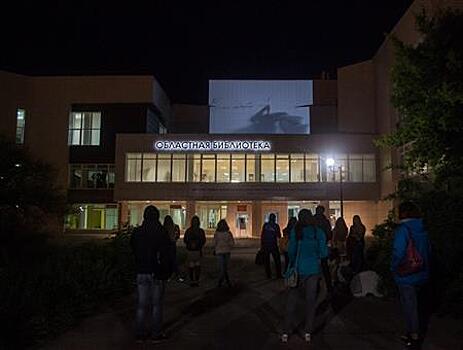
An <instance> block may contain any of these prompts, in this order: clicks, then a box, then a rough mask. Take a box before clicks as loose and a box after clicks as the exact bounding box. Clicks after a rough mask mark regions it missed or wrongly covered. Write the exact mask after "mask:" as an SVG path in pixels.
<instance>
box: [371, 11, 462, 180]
mask: <svg viewBox="0 0 463 350" xmlns="http://www.w3.org/2000/svg"><path fill="white" fill-rule="evenodd" d="M416 24H417V29H418V31H419V32H420V33H421V37H422V40H421V41H419V42H418V44H417V45H409V44H405V43H403V42H401V41H399V40H398V39H397V38H394V39H393V40H394V44H395V49H396V61H395V64H394V66H393V69H392V83H393V87H392V103H393V105H394V107H395V108H396V109H397V111H398V113H399V115H400V123H399V127H398V128H397V130H395V131H394V132H393V133H392V134H390V135H386V136H384V137H383V138H381V139H380V140H379V144H380V145H382V146H389V147H404V148H405V150H406V151H405V153H404V159H403V164H402V165H403V166H404V167H405V168H406V169H407V170H409V171H413V172H415V173H420V172H422V169H424V168H427V169H431V174H432V175H434V177H433V179H434V180H437V182H439V181H441V180H446V179H450V178H455V177H462V176H463V40H462V38H463V13H462V12H461V11H457V10H451V9H445V10H441V11H440V12H438V13H437V14H435V15H434V16H433V17H432V18H431V17H428V16H427V15H426V13H425V12H424V11H423V12H422V13H421V14H420V15H418V16H417V21H416Z"/></svg>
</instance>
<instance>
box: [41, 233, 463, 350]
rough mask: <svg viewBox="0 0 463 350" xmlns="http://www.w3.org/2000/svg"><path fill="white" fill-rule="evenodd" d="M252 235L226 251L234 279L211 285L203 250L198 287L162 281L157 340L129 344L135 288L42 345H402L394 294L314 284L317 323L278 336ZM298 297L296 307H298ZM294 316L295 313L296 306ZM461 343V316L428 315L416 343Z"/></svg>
mask: <svg viewBox="0 0 463 350" xmlns="http://www.w3.org/2000/svg"><path fill="white" fill-rule="evenodd" d="M256 251H257V246H256V242H253V241H239V242H238V244H237V247H236V248H235V250H234V251H233V253H232V260H231V263H230V275H231V278H232V280H233V281H234V287H233V288H231V289H228V288H220V289H218V288H216V284H217V281H216V276H217V266H216V262H215V257H213V256H212V255H211V254H210V250H209V251H208V252H206V254H205V257H204V259H203V276H202V280H201V284H200V287H198V288H192V287H190V286H189V285H188V284H186V283H179V282H174V281H172V282H170V283H169V284H168V287H167V294H166V301H165V315H164V320H165V328H166V331H167V333H168V334H169V340H167V341H166V342H165V343H162V344H156V345H153V344H149V343H144V344H136V343H135V339H134V336H133V322H134V305H135V296H134V295H131V296H128V297H126V298H122V299H120V300H117V301H115V302H113V303H112V304H111V305H109V306H108V307H107V308H105V309H104V310H103V311H101V312H100V313H98V314H97V315H95V316H93V317H89V318H87V319H85V320H82V322H81V323H80V324H79V325H77V326H76V327H75V328H74V329H71V330H69V331H68V332H66V333H64V334H62V335H61V336H59V337H58V338H56V339H54V340H53V341H51V342H50V343H48V344H46V345H45V346H44V347H43V349H47V350H58V349H59V350H77V349H79V350H83V349H98V350H103V349H111V350H116V349H140V350H141V349H189V350H194V349H204V350H208V349H224V350H225V349H233V350H236V349H238V350H246V349H355V350H363V349H378V350H380V349H387V350H395V349H397V350H399V349H403V346H402V345H401V343H400V341H399V340H398V338H399V335H400V334H401V332H402V330H403V321H402V318H401V314H400V308H399V305H398V303H397V302H394V301H387V300H382V299H378V298H374V297H367V298H355V299H354V298H352V297H350V296H348V295H347V294H344V293H340V294H338V295H337V296H336V297H335V298H333V301H332V302H327V301H326V299H325V293H324V292H323V291H321V292H320V295H319V306H318V311H317V316H316V327H317V331H316V332H315V334H314V337H313V341H312V343H311V344H310V345H307V344H305V343H304V342H303V340H302V338H301V337H300V336H299V335H298V334H297V332H296V334H293V335H292V336H291V337H290V340H289V343H288V344H286V345H282V344H280V343H279V338H278V335H279V332H280V329H281V328H280V327H281V323H282V320H283V315H284V308H285V302H286V291H285V288H284V286H283V282H282V281H281V280H276V279H275V280H268V279H266V278H265V274H264V271H263V268H262V267H259V266H256V265H254V256H255V252H256ZM302 306H303V301H302V300H301V307H300V308H298V310H299V311H301V310H302V309H303V307H302ZM299 316H300V321H301V323H302V321H303V315H302V314H300V315H299ZM443 349H449V350H450V349H451V350H463V324H462V323H461V322H456V321H453V320H449V319H443V318H437V317H434V318H432V320H431V323H430V329H429V334H428V336H427V338H426V341H425V344H424V346H423V350H443Z"/></svg>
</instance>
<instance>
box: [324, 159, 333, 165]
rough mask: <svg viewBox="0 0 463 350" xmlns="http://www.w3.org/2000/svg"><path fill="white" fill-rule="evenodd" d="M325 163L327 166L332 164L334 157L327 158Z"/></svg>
mask: <svg viewBox="0 0 463 350" xmlns="http://www.w3.org/2000/svg"><path fill="white" fill-rule="evenodd" d="M326 165H328V166H334V159H333V158H328V159H327V160H326Z"/></svg>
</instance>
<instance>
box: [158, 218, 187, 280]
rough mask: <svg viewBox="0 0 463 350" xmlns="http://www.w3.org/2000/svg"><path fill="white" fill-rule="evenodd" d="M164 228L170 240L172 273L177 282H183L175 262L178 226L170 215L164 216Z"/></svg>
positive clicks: (178, 236) (178, 235)
mask: <svg viewBox="0 0 463 350" xmlns="http://www.w3.org/2000/svg"><path fill="white" fill-rule="evenodd" d="M163 226H164V228H165V229H166V231H167V234H168V235H169V238H170V241H171V254H172V261H173V266H172V269H173V273H174V274H175V277H176V278H177V280H178V281H179V282H183V278H182V277H181V276H180V271H179V268H178V264H177V241H178V240H179V238H180V227H179V226H178V225H177V224H175V223H174V220H173V219H172V216H170V215H166V216H165V217H164V225H163Z"/></svg>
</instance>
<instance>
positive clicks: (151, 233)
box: [131, 205, 172, 342]
mask: <svg viewBox="0 0 463 350" xmlns="http://www.w3.org/2000/svg"><path fill="white" fill-rule="evenodd" d="M131 245H132V249H133V252H134V255H135V269H136V273H137V294H138V304H137V312H136V325H135V326H136V337H137V342H141V341H143V338H144V337H145V317H146V314H147V312H149V311H151V313H152V319H153V326H152V329H151V337H152V338H151V340H152V341H153V342H159V341H162V340H164V339H165V338H166V335H165V334H164V333H163V332H162V315H163V302H164V293H165V285H166V280H167V279H168V278H169V277H170V274H171V273H172V262H171V261H170V259H171V256H172V255H171V254H170V248H171V242H170V239H169V236H168V234H167V232H166V230H165V229H164V227H163V226H162V225H161V223H160V222H159V210H158V209H157V208H156V207H155V206H152V205H149V206H147V207H146V208H145V211H144V213H143V223H142V225H141V226H140V227H137V228H136V229H135V230H134V232H133V234H132V236H131ZM150 309H151V310H150Z"/></svg>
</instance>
